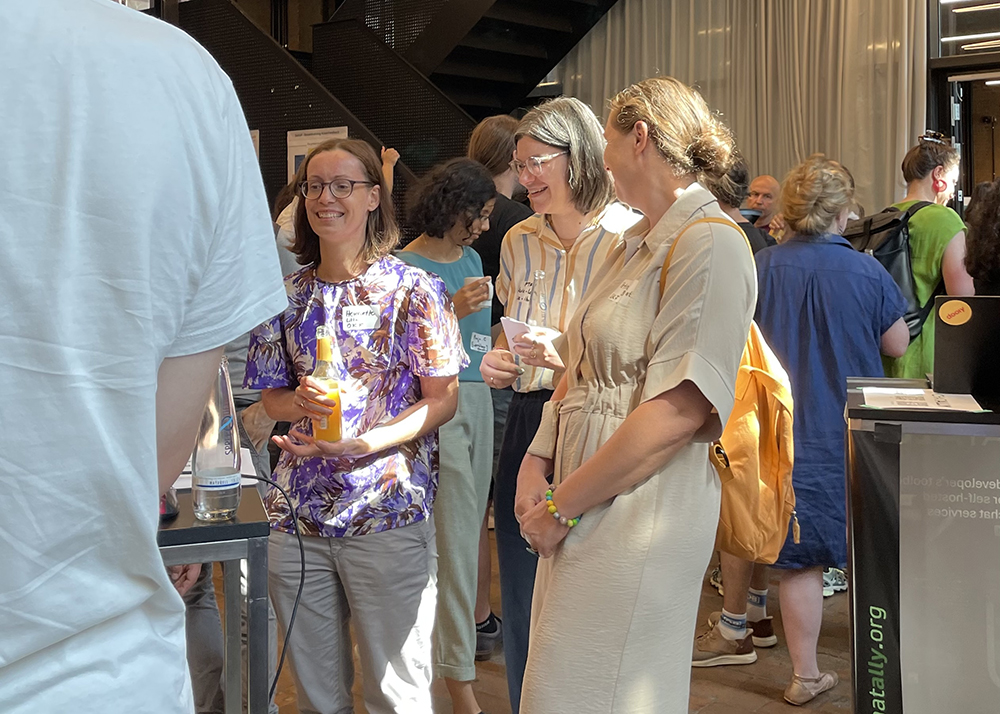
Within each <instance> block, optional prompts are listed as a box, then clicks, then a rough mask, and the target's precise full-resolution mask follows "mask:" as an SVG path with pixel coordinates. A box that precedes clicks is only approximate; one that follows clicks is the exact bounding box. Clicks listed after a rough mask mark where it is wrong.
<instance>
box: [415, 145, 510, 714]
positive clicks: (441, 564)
mask: <svg viewBox="0 0 1000 714" xmlns="http://www.w3.org/2000/svg"><path fill="white" fill-rule="evenodd" d="M495 202H496V186H495V185H494V184H493V177H492V176H490V173H489V171H487V170H486V168H485V167H483V165H482V164H480V163H478V162H476V161H473V160H472V159H464V158H462V159H452V160H451V161H449V162H447V163H445V164H442V165H440V166H438V167H436V168H434V169H432V170H431V171H430V173H428V174H427V176H426V177H425V179H424V181H423V182H422V183H421V184H420V185H419V186H417V187H416V188H415V189H414V191H413V193H412V194H411V195H410V227H411V228H413V229H414V230H417V231H420V236H419V237H418V238H417V239H416V240H414V241H413V242H412V243H410V244H409V245H407V246H406V248H404V249H403V250H401V251H400V252H399V253H397V257H398V258H399V259H400V260H404V261H406V262H407V263H409V264H410V265H414V266H416V267H418V268H422V269H424V270H426V271H427V272H428V273H432V274H434V275H437V276H438V277H440V278H441V280H443V281H444V284H445V287H446V288H447V289H448V292H449V293H450V294H451V296H452V301H453V302H454V303H455V315H456V316H457V317H458V325H459V328H460V329H461V331H462V343H463V345H464V346H465V351H466V352H467V353H468V354H469V358H470V360H471V361H470V364H469V366H468V367H466V368H465V369H464V370H463V371H462V372H461V374H459V376H458V382H459V387H458V410H457V411H456V412H455V417H454V418H453V419H452V420H451V421H450V422H448V423H447V424H443V425H442V426H441V428H440V429H439V430H438V439H439V453H440V474H441V475H440V478H439V483H438V492H437V498H436V499H435V502H434V522H435V527H436V529H437V549H438V600H437V621H436V623H435V637H434V676H436V677H444V679H445V684H446V685H447V686H448V693H449V694H450V695H451V702H452V710H453V711H454V712H455V714H481V712H480V708H479V704H478V703H477V701H476V695H475V694H474V693H473V691H472V682H473V680H475V678H476V662H475V655H476V619H475V606H476V589H477V582H478V573H479V531H480V526H481V524H482V522H483V513H484V512H485V510H486V500H487V497H488V496H489V490H490V479H491V477H492V474H493V399H492V397H491V396H490V388H489V387H488V386H487V385H486V384H485V383H484V382H483V377H482V375H481V374H480V373H479V363H480V361H481V360H482V357H483V355H484V354H485V353H486V352H488V351H489V350H490V348H491V347H492V344H491V340H490V316H491V313H490V305H491V303H490V297H491V296H490V290H489V282H490V279H489V278H488V277H483V262H482V260H481V259H480V257H479V254H478V253H476V252H475V251H474V250H472V248H471V247H470V246H471V245H472V244H473V243H474V242H475V241H476V239H477V238H479V235H480V234H481V233H482V232H483V231H485V230H487V229H488V228H489V227H490V214H491V213H492V212H493V206H494V204H495ZM469 278H472V280H470V281H469V282H468V284H466V280H467V279H469Z"/></svg>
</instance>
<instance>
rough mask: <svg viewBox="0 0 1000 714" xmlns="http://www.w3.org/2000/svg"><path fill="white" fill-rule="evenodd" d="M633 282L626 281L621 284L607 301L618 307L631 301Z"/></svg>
mask: <svg viewBox="0 0 1000 714" xmlns="http://www.w3.org/2000/svg"><path fill="white" fill-rule="evenodd" d="M635 283H636V281H635V280H626V281H624V282H622V284H621V285H619V286H618V287H617V288H615V291H614V292H613V293H611V294H610V295H609V296H608V300H610V301H611V302H614V303H618V304H619V305H624V304H626V303H627V302H628V301H629V300H631V299H632V291H633V290H635Z"/></svg>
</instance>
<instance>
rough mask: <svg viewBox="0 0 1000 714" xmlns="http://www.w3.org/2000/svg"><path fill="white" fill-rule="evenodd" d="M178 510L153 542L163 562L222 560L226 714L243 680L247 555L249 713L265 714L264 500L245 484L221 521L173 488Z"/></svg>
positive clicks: (237, 707)
mask: <svg viewBox="0 0 1000 714" xmlns="http://www.w3.org/2000/svg"><path fill="white" fill-rule="evenodd" d="M177 504H178V507H179V509H180V514H179V515H178V516H177V517H176V518H175V519H173V520H172V521H169V522H167V523H163V524H161V525H160V531H159V534H158V536H157V542H158V543H159V545H160V554H161V555H162V556H163V563H164V564H165V565H181V564H184V563H209V562H221V563H222V579H223V594H224V597H225V604H226V608H225V609H226V611H225V627H224V630H225V656H226V659H225V668H224V675H223V676H224V680H225V687H226V708H225V712H226V714H240V712H242V710H243V702H242V697H240V696H237V695H236V694H237V693H238V692H240V690H241V687H243V686H244V683H243V682H242V666H241V662H240V610H241V605H242V599H243V596H242V593H241V592H240V560H244V559H245V560H246V561H247V660H248V661H247V682H246V683H245V687H246V689H245V691H246V694H247V702H248V708H249V714H267V705H268V699H267V690H268V685H269V684H270V682H269V681H268V679H269V677H268V671H267V658H268V654H267V653H268V649H267V536H268V534H269V533H270V531H271V529H270V526H269V525H268V521H267V514H266V513H265V512H264V504H263V503H261V500H260V496H259V495H258V493H257V489H256V488H254V487H253V486H245V487H244V488H243V495H242V497H241V499H240V507H239V509H238V510H237V512H236V518H235V519H234V520H231V521H225V522H222V523H205V522H202V521H199V520H197V519H195V517H194V510H193V508H192V504H191V492H190V491H188V492H180V493H178V494H177Z"/></svg>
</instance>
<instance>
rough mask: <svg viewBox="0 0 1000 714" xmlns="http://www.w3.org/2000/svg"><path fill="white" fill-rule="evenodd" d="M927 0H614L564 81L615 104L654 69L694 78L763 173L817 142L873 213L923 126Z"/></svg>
mask: <svg viewBox="0 0 1000 714" xmlns="http://www.w3.org/2000/svg"><path fill="white" fill-rule="evenodd" d="M926 37H927V7H926V2H925V1H924V0H619V2H618V3H617V5H615V6H614V7H613V8H612V9H611V11H610V12H609V13H608V15H607V16H606V17H605V18H604V19H603V20H602V21H601V23H600V24H598V25H597V26H596V27H594V29H593V30H592V31H591V32H590V33H589V34H588V35H587V36H586V37H585V38H584V39H583V40H582V41H581V42H580V44H579V45H578V46H577V47H576V48H574V49H573V51H572V52H570V54H569V55H568V56H567V57H566V59H565V60H563V62H562V63H561V64H560V65H559V67H558V68H557V71H556V75H557V76H558V78H559V79H560V80H561V81H562V82H563V86H564V91H565V93H566V94H570V95H573V96H576V97H579V98H580V99H582V100H583V101H585V102H587V103H588V104H590V106H591V107H593V108H594V111H595V112H597V114H598V115H599V116H602V117H606V116H607V100H608V99H609V98H610V97H611V96H613V95H614V94H615V92H617V91H618V90H620V89H622V88H623V87H625V86H627V85H628V84H630V83H632V82H636V81H638V80H640V79H643V78H645V77H649V76H653V75H658V74H667V75H672V76H674V77H677V78H678V79H681V80H683V81H685V82H687V83H688V84H691V85H693V86H695V87H697V88H698V89H699V90H700V91H701V92H702V94H703V95H704V97H705V99H706V100H707V101H708V103H709V105H710V106H711V107H712V108H713V109H715V110H716V111H718V112H720V113H721V114H722V116H723V118H724V119H725V121H726V122H727V123H728V124H729V126H730V127H731V128H732V130H733V132H734V134H735V135H736V139H737V142H738V144H739V146H740V148H741V150H742V151H743V153H744V155H745V156H746V158H747V161H748V162H749V163H750V167H751V171H752V172H753V173H755V174H762V173H769V174H773V175H774V176H776V177H777V178H778V180H781V179H782V178H783V177H784V175H785V174H786V173H787V172H788V170H789V169H791V168H792V166H794V165H795V164H796V163H797V162H798V161H801V160H802V159H803V158H805V157H806V156H808V155H809V154H812V153H814V152H823V153H825V154H827V155H828V156H829V157H831V158H835V159H838V160H839V161H841V162H842V163H843V164H844V165H845V166H847V167H848V168H849V169H850V170H851V172H852V173H853V174H854V177H855V181H856V183H857V187H858V194H859V195H858V197H859V200H860V202H861V203H862V205H864V207H865V209H866V210H867V211H869V212H871V211H873V210H880V209H882V208H884V207H885V206H887V205H888V204H890V203H892V202H893V201H894V200H898V199H899V198H901V197H902V193H903V183H902V175H901V173H900V170H899V164H900V162H901V161H902V158H903V155H904V154H905V153H906V150H907V149H908V148H909V146H910V145H911V144H912V143H913V142H915V141H916V137H917V136H918V135H919V134H920V133H921V132H922V131H923V129H924V118H925V104H926V93H927V87H926V76H927V40H926Z"/></svg>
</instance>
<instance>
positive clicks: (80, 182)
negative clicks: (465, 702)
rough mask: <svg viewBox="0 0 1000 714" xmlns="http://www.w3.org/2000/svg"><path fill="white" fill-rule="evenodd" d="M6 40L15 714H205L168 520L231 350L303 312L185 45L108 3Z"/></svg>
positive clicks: (24, 9)
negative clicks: (170, 563) (167, 493)
mask: <svg viewBox="0 0 1000 714" xmlns="http://www.w3.org/2000/svg"><path fill="white" fill-rule="evenodd" d="M0 26H3V28H4V39H3V42H2V43H0V126H2V127H3V130H4V140H3V141H2V142H0V166H3V171H2V172H0V355H2V357H0V394H2V395H3V407H2V408H0V454H2V458H0V573H2V577H0V611H2V613H3V617H2V618H0V712H4V714H49V713H52V714H55V713H56V712H69V711H72V712H74V714H86V713H89V712H102V713H104V712H130V713H132V712H155V713H156V714H189V713H190V712H192V711H193V703H192V698H191V687H190V681H189V676H188V673H187V667H186V664H185V658H184V648H185V646H184V606H183V603H182V601H181V597H180V595H179V594H178V592H177V591H176V590H175V589H174V587H173V586H172V585H171V580H170V578H169V577H168V575H167V572H166V570H165V569H164V567H163V561H162V560H161V558H160V555H159V552H158V550H157V545H156V528H157V520H158V508H157V503H158V496H159V494H160V493H161V492H162V491H164V490H165V489H166V488H167V487H168V486H169V485H170V483H171V482H172V481H173V480H174V478H175V477H176V475H177V474H178V473H179V472H180V470H181V468H182V467H183V465H184V463H185V461H186V460H187V458H188V456H189V455H190V453H191V447H192V445H193V442H194V436H195V431H196V430H197V426H198V423H199V422H200V419H201V415H202V411H203V408H204V404H205V399H206V397H207V394H208V387H209V385H210V383H211V381H212V379H213V377H214V376H215V374H216V373H217V369H218V364H219V358H220V356H221V354H222V345H224V344H225V343H226V342H228V341H229V340H232V339H234V338H236V337H237V336H239V335H241V334H242V333H244V332H246V331H247V330H249V329H251V328H252V327H253V326H255V325H257V324H258V323H260V322H262V321H265V320H267V319H268V318H270V317H271V316H272V315H274V314H275V313H277V312H279V311H281V310H282V309H284V308H285V306H286V305H287V300H286V297H285V291H284V288H283V286H282V282H281V276H280V271H279V268H278V260H277V257H276V255H275V249H274V233H273V232H272V229H271V222H270V218H269V215H268V207H267V202H266V198H265V196H264V188H263V185H262V182H261V178H260V169H259V167H258V164H257V160H256V158H255V155H254V150H253V146H252V144H251V141H250V137H249V133H248V131H247V124H246V120H245V118H244V116H243V112H242V110H241V108H240V105H239V102H238V100H237V98H236V94H235V92H234V91H233V88H232V84H231V83H230V81H229V79H228V78H227V77H226V76H225V74H223V72H222V71H221V70H220V69H219V67H218V65H217V64H216V63H215V61H214V60H213V59H212V58H211V57H210V56H209V55H208V54H207V53H206V52H205V51H204V50H203V49H202V48H201V47H199V46H198V45H197V44H196V43H195V42H194V41H193V40H192V39H191V38H190V37H188V36H187V35H185V34H184V33H182V32H180V31H179V30H177V29H176V28H174V27H171V26H169V25H167V24H165V23H162V22H160V21H158V20H155V19H153V18H150V17H147V16H145V15H143V14H141V13H138V12H135V11H134V10H130V9H128V8H126V7H123V6H120V5H116V4H114V3H112V2H110V0H34V2H29V3H24V2H20V3H14V2H5V3H0ZM157 476H158V478H157ZM192 573H193V574H194V575H197V567H196V566H195V567H194V568H190V569H181V570H180V571H179V574H180V576H181V579H183V580H184V581H185V583H187V582H188V581H189V580H190V578H191V575H192Z"/></svg>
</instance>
